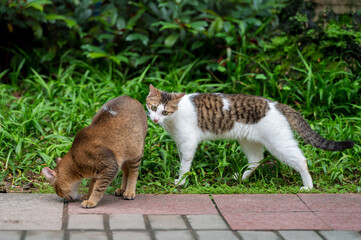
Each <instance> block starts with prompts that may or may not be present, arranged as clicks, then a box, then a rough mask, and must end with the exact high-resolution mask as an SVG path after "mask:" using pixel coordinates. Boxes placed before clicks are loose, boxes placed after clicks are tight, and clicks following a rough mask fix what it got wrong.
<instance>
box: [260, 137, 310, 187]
mask: <svg viewBox="0 0 361 240" xmlns="http://www.w3.org/2000/svg"><path fill="white" fill-rule="evenodd" d="M265 147H266V149H267V150H268V151H269V152H270V153H271V154H272V155H273V156H275V157H276V158H277V159H278V160H280V161H281V162H283V163H285V164H286V165H288V166H290V167H291V168H293V169H294V170H296V171H297V172H298V173H299V174H300V175H301V178H302V182H303V187H301V190H310V189H312V188H313V183H312V177H311V175H310V173H309V171H308V166H307V161H306V158H305V157H304V155H303V153H302V151H301V149H300V148H299V147H298V144H297V142H296V140H294V139H293V138H292V139H289V140H288V141H282V140H280V138H279V139H277V138H275V139H273V141H268V143H267V144H265Z"/></svg>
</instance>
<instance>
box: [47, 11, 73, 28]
mask: <svg viewBox="0 0 361 240" xmlns="http://www.w3.org/2000/svg"><path fill="white" fill-rule="evenodd" d="M45 19H46V20H50V21H51V20H62V21H64V22H65V23H66V25H67V26H68V27H69V28H72V27H73V26H74V25H75V24H76V21H75V20H74V19H70V18H68V17H65V16H62V15H58V14H48V15H46V16H45Z"/></svg>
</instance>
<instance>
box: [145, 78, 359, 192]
mask: <svg viewBox="0 0 361 240" xmlns="http://www.w3.org/2000/svg"><path fill="white" fill-rule="evenodd" d="M146 107H147V109H148V111H149V116H150V119H151V120H152V121H153V122H154V123H157V124H160V125H161V126H162V127H163V128H164V129H165V130H166V131H167V132H168V133H169V135H170V136H171V137H172V139H173V140H174V141H175V143H176V145H177V148H178V152H179V157H180V160H181V166H180V171H179V178H178V179H176V180H175V184H176V185H184V183H185V180H186V178H184V177H183V175H184V174H185V173H186V172H188V171H189V170H190V167H191V164H192V161H193V156H194V153H195V151H196V149H197V146H198V144H199V143H200V142H202V141H204V140H217V139H235V140H237V141H238V142H239V143H240V145H241V147H242V150H243V152H244V154H245V155H246V157H247V159H248V163H249V166H248V169H247V170H246V171H245V172H244V173H243V175H242V180H245V179H247V178H248V177H249V176H251V174H252V173H253V172H254V171H255V169H256V168H257V167H258V166H259V165H260V161H261V160H262V159H263V158H264V155H263V152H264V148H266V149H267V150H268V151H269V152H270V153H271V154H272V155H273V156H275V157H276V158H278V160H280V161H281V162H283V163H285V164H287V165H288V166H290V167H291V168H293V169H295V170H296V171H297V172H299V174H300V175H301V178H302V182H303V187H301V190H310V189H312V188H313V182H312V178H311V175H310V173H309V171H308V166H307V161H306V158H305V157H304V156H303V153H302V151H301V149H300V148H299V147H298V144H297V142H296V140H295V138H294V136H293V133H292V130H291V127H292V128H293V129H294V130H295V131H296V132H298V133H299V134H300V135H301V136H302V138H303V139H304V140H305V142H306V143H309V144H311V145H313V146H314V147H316V148H319V149H323V150H328V151H340V150H344V149H348V148H352V147H353V145H354V143H353V141H350V140H346V141H340V142H336V141H330V140H327V139H325V138H323V137H321V136H320V135H319V134H317V133H316V132H315V131H313V130H312V129H311V127H310V126H309V124H308V123H307V122H306V120H305V119H304V118H303V117H302V116H301V114H300V113H298V112H297V111H295V110H294V109H292V108H291V107H289V106H287V105H284V104H281V103H278V102H274V101H271V100H268V99H266V98H263V97H257V96H252V95H241V94H222V93H194V94H185V93H169V92H164V91H161V90H158V89H156V88H155V87H154V86H153V85H150V86H149V95H148V96H147V98H146Z"/></svg>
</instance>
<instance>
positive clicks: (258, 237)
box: [238, 231, 280, 240]
mask: <svg viewBox="0 0 361 240" xmlns="http://www.w3.org/2000/svg"><path fill="white" fill-rule="evenodd" d="M238 233H239V234H240V235H241V237H242V238H243V240H264V239H267V240H279V239H280V238H279V237H278V236H277V235H276V234H275V233H274V232H271V231H238Z"/></svg>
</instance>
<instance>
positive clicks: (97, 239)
mask: <svg viewBox="0 0 361 240" xmlns="http://www.w3.org/2000/svg"><path fill="white" fill-rule="evenodd" d="M69 239H70V240H79V239H86V240H108V237H107V235H106V233H105V232H99V231H87V232H85V231H70V232H69Z"/></svg>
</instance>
